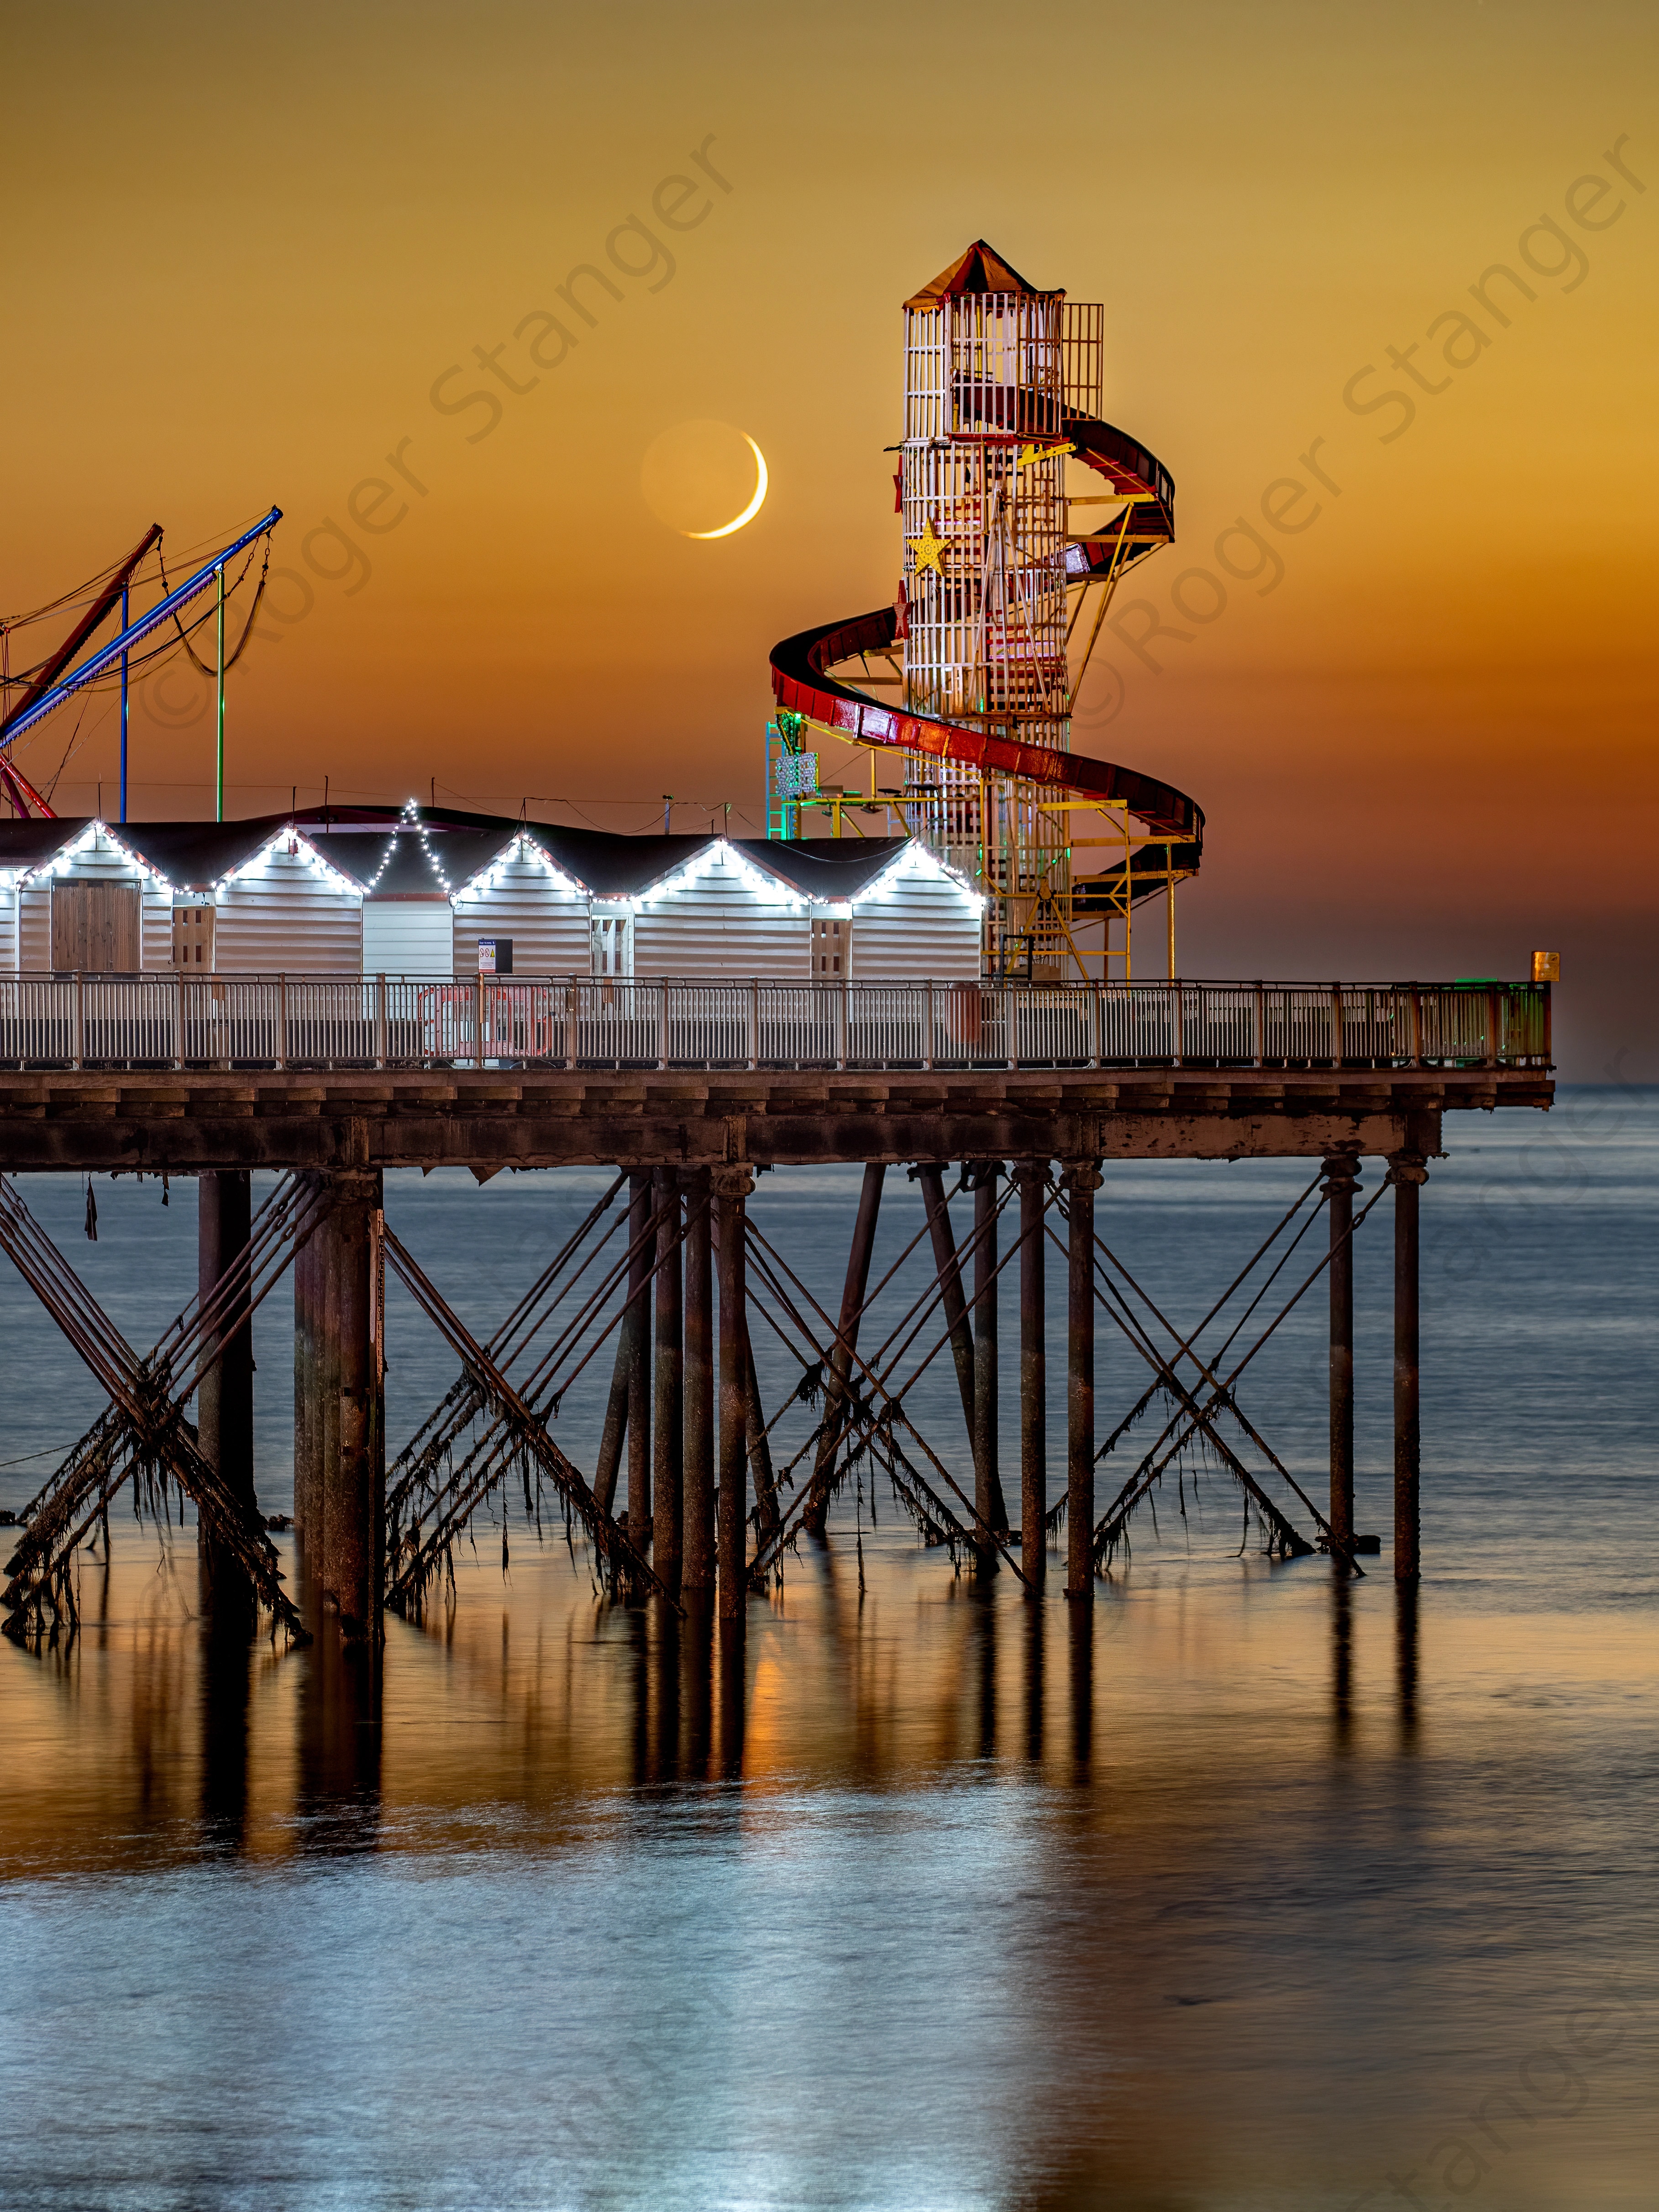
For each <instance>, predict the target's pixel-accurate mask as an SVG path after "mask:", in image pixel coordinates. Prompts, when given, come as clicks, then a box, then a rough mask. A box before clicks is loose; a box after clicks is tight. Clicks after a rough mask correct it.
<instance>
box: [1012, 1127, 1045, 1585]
mask: <svg viewBox="0 0 1659 2212" xmlns="http://www.w3.org/2000/svg"><path fill="white" fill-rule="evenodd" d="M1015 1180H1016V1181H1017V1182H1018V1185H1019V1238H1020V1243H1019V1564H1020V1568H1021V1571H1023V1572H1024V1577H1025V1579H1026V1581H1027V1583H1030V1588H1031V1590H1032V1592H1033V1593H1034V1594H1035V1593H1039V1592H1041V1590H1042V1583H1043V1577H1044V1575H1045V1573H1046V1571H1047V1567H1048V1528H1047V1525H1046V1524H1047V1520H1048V1429H1047V1423H1048V1345H1047V1342H1046V1340H1045V1330H1046V1328H1047V1325H1048V1317H1047V1315H1046V1312H1045V1310H1044V1304H1045V1302H1044V1297H1043V1291H1044V1289H1045V1280H1044V1278H1045V1273H1046V1267H1047V1259H1048V1253H1047V1232H1046V1230H1045V1228H1044V1225H1043V1200H1044V1198H1045V1196H1046V1194H1047V1185H1048V1162H1047V1160H1023V1161H1022V1162H1021V1163H1020V1164H1019V1166H1018V1168H1017V1169H1016V1170H1015Z"/></svg>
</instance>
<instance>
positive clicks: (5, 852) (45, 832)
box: [0, 814, 92, 868]
mask: <svg viewBox="0 0 1659 2212" xmlns="http://www.w3.org/2000/svg"><path fill="white" fill-rule="evenodd" d="M91 819H92V817H91V816H90V815H85V814H83V815H80V816H77V817H76V818H75V819H74V820H73V821H66V820H65V819H64V817H62V816H61V815H59V816H57V817H54V818H53V819H52V820H51V821H48V822H40V821H36V820H35V819H33V817H30V818H29V819H28V820H27V821H16V822H0V868H38V867H39V866H40V864H41V862H42V861H43V860H51V859H52V855H53V854H55V853H61V852H62V851H63V849H64V846H65V845H67V844H70V843H71V842H73V840H74V839H76V837H78V836H80V834H81V832H82V830H83V829H85V828H86V826H87V823H88V822H89V821H90V820H91Z"/></svg>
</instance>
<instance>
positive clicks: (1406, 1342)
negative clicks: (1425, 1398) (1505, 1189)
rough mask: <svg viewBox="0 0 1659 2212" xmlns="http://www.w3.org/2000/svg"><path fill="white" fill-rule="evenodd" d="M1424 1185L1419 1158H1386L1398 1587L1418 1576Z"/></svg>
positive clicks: (1399, 1154)
mask: <svg viewBox="0 0 1659 2212" xmlns="http://www.w3.org/2000/svg"><path fill="white" fill-rule="evenodd" d="M1428 1179H1429V1178H1428V1169H1427V1166H1426V1164H1425V1160H1424V1157H1423V1155H1422V1153H1421V1152H1395V1153H1392V1154H1390V1156H1389V1182H1391V1183H1392V1184H1393V1185H1394V1578H1395V1581H1396V1582H1399V1583H1414V1582H1415V1581H1416V1580H1417V1578H1418V1576H1419V1572H1420V1571H1421V1566H1420V1554H1419V1495H1418V1493H1419V1476H1420V1474H1421V1457H1422V1426H1421V1419H1420V1412H1419V1400H1418V1389H1419V1373H1418V1254H1417V1211H1418V1208H1417V1199H1418V1193H1419V1190H1420V1189H1421V1188H1422V1187H1423V1185H1424V1184H1425V1182H1427V1181H1428Z"/></svg>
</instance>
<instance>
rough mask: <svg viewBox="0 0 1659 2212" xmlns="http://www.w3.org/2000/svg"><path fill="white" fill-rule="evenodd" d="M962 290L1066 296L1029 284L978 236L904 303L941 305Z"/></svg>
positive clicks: (1037, 297)
mask: <svg viewBox="0 0 1659 2212" xmlns="http://www.w3.org/2000/svg"><path fill="white" fill-rule="evenodd" d="M962 292H1024V294H1026V295H1027V296H1028V297H1029V298H1030V299H1033V300H1061V299H1064V298H1065V296H1066V295H1065V294H1064V293H1063V292H1041V291H1039V290H1038V289H1037V288H1036V285H1035V284H1028V283H1026V281H1025V279H1024V277H1023V276H1021V275H1020V273H1019V271H1018V270H1017V269H1014V268H1012V267H1011V266H1010V265H1009V264H1008V263H1007V262H1006V261H1005V260H1004V259H1003V258H1002V256H1001V255H1000V253H999V252H997V250H996V248H995V247H994V246H987V244H986V242H985V240H983V239H982V238H976V239H975V240H974V242H973V244H972V245H971V246H969V249H968V251H967V252H965V253H964V254H963V255H961V256H960V257H959V258H957V260H955V261H953V262H952V263H951V266H950V267H949V268H948V269H942V270H940V271H939V275H938V276H935V277H934V279H933V283H931V284H924V285H923V286H922V288H921V291H920V292H918V293H917V294H916V295H915V297H914V298H913V299H908V300H907V301H905V303H904V304H905V306H906V307H914V308H918V309H921V308H927V307H938V306H939V302H940V301H942V300H949V299H953V298H954V297H956V295H957V294H958V293H962Z"/></svg>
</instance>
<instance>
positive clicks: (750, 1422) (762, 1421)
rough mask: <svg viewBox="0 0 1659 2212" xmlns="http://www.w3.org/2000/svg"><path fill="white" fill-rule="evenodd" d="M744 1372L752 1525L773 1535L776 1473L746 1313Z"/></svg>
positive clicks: (777, 1524)
mask: <svg viewBox="0 0 1659 2212" xmlns="http://www.w3.org/2000/svg"><path fill="white" fill-rule="evenodd" d="M743 1358H744V1375H745V1376H747V1377H748V1380H747V1383H746V1384H745V1386H744V1388H745V1389H746V1392H747V1400H746V1405H745V1411H744V1438H745V1442H746V1443H747V1445H748V1449H749V1464H750V1467H751V1468H753V1469H754V1471H755V1525H756V1527H757V1528H758V1529H759V1531H760V1533H761V1534H762V1535H763V1536H775V1535H776V1534H777V1533H778V1530H779V1529H780V1528H781V1526H782V1525H783V1524H782V1518H781V1515H780V1514H779V1511H778V1483H777V1476H776V1475H775V1473H774V1471H773V1468H772V1446H771V1443H770V1441H769V1438H768V1437H767V1434H766V1413H765V1409H764V1407H763V1406H762V1404H761V1395H760V1376H759V1375H758V1374H757V1371H756V1369H755V1340H754V1338H753V1337H752V1335H751V1334H750V1329H749V1316H748V1315H747V1313H745V1314H744V1324H743Z"/></svg>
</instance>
